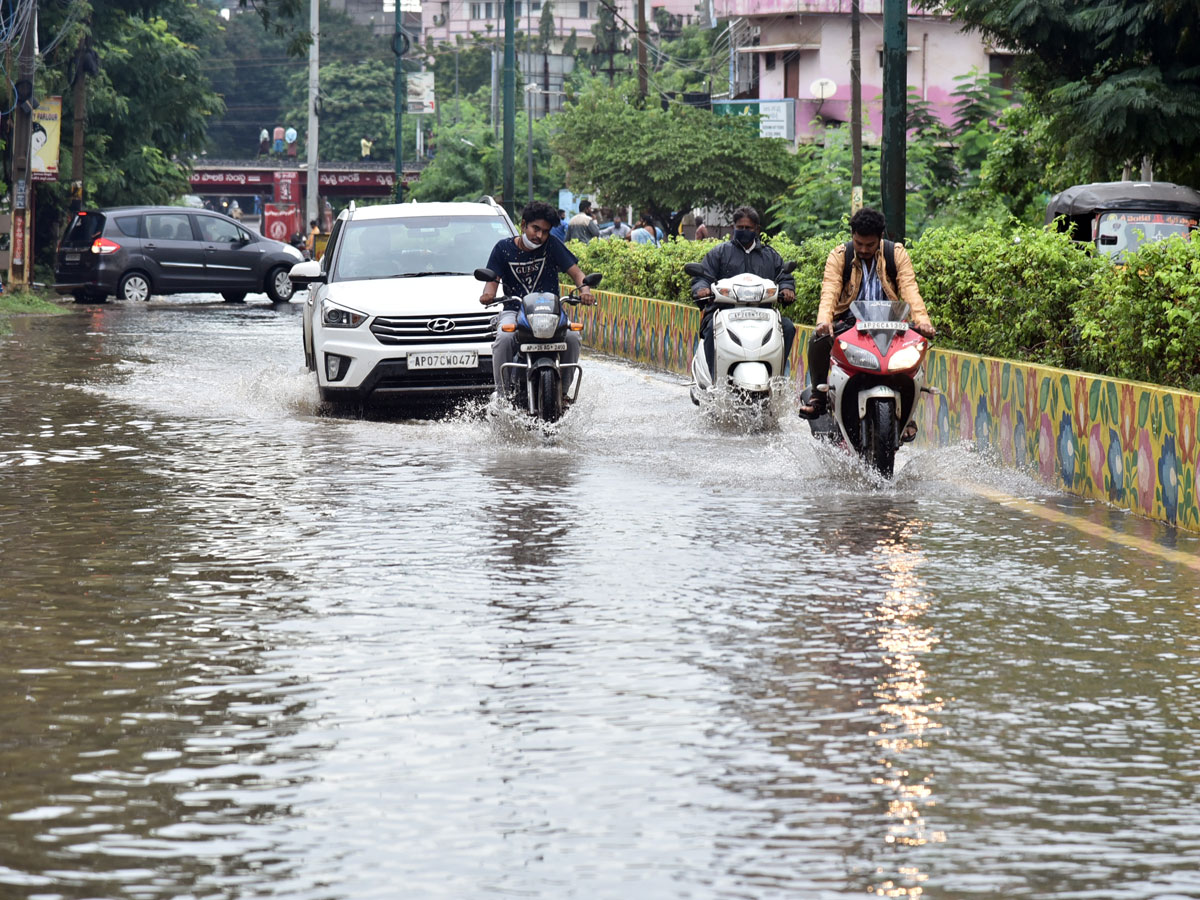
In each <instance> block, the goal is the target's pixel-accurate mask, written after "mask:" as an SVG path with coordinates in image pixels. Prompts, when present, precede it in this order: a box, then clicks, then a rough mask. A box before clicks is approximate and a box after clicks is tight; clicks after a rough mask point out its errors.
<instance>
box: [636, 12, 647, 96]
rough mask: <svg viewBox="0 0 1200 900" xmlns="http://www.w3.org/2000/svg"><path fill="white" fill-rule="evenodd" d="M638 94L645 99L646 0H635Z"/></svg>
mask: <svg viewBox="0 0 1200 900" xmlns="http://www.w3.org/2000/svg"><path fill="white" fill-rule="evenodd" d="M637 5H638V7H637V42H638V47H637V61H638V63H637V66H638V95H639V96H640V97H641V98H642V99H643V100H645V99H646V0H637Z"/></svg>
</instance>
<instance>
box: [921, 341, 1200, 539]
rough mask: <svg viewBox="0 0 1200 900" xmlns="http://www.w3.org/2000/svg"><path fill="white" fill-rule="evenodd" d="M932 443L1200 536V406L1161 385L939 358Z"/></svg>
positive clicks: (926, 410) (934, 368) (926, 415)
mask: <svg viewBox="0 0 1200 900" xmlns="http://www.w3.org/2000/svg"><path fill="white" fill-rule="evenodd" d="M928 365H929V376H930V383H931V384H933V385H934V386H936V387H937V388H939V389H940V390H941V393H940V394H939V395H933V396H927V397H926V402H925V403H924V404H923V409H922V412H921V417H922V420H923V421H922V425H921V428H922V432H923V433H924V437H925V439H926V440H927V441H934V442H936V443H939V444H948V443H956V442H960V441H968V442H971V443H974V444H975V445H976V446H978V447H979V448H980V449H990V450H992V451H994V452H995V453H996V454H998V455H999V457H1000V459H1001V460H1002V461H1003V463H1004V464H1005V465H1008V466H1015V467H1018V468H1023V469H1027V470H1031V471H1036V472H1037V473H1038V475H1039V476H1040V477H1041V479H1042V481H1043V482H1045V483H1046V484H1051V485H1054V486H1056V487H1062V488H1064V489H1065V490H1067V491H1069V492H1071V493H1073V494H1079V495H1081V496H1084V497H1090V498H1093V499H1096V500H1103V501H1105V502H1107V503H1111V504H1114V505H1116V506H1120V507H1124V508H1126V509H1129V510H1132V511H1133V512H1136V513H1138V514H1140V515H1143V516H1148V517H1150V518H1154V519H1160V520H1163V521H1166V522H1169V523H1171V524H1175V525H1179V526H1181V527H1184V528H1187V529H1189V530H1193V531H1200V507H1198V503H1197V500H1198V497H1200V466H1198V465H1197V463H1198V460H1197V441H1196V426H1197V410H1198V409H1200V403H1198V401H1200V397H1197V396H1196V395H1194V394H1188V393H1184V392H1181V391H1173V390H1167V389H1165V388H1159V387H1156V386H1154V385H1148V384H1138V383H1135V382H1129V381H1118V380H1116V379H1111V378H1104V377H1101V376H1095V375H1084V374H1081V373H1077V372H1068V371H1064V370H1062V369H1052V368H1047V367H1041V366H1034V365H1029V364H1025V363H1014V362H1007V361H1004V360H998V359H987V358H984V357H979V356H971V355H968V354H963V353H954V352H950V351H935V352H933V353H932V354H931V355H930V360H929V364H928Z"/></svg>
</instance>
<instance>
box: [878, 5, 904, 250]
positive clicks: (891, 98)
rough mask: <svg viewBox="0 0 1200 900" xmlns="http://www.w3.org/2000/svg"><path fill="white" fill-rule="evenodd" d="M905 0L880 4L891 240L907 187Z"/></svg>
mask: <svg viewBox="0 0 1200 900" xmlns="http://www.w3.org/2000/svg"><path fill="white" fill-rule="evenodd" d="M907 101H908V0H884V4H883V166H882V170H883V171H882V173H881V174H882V179H881V180H882V182H883V183H882V184H881V185H880V187H881V188H882V193H883V215H884V218H886V219H887V224H888V232H889V233H890V236H891V238H892V239H893V240H896V241H903V240H904V226H905V223H904V216H905V208H904V207H905V199H906V198H905V191H906V187H907V178H906V174H905V169H906V162H907V160H906V155H907V147H906V146H905V141H906V139H907V137H906V131H907V127H906V119H907V118H908V115H907V105H908V104H907Z"/></svg>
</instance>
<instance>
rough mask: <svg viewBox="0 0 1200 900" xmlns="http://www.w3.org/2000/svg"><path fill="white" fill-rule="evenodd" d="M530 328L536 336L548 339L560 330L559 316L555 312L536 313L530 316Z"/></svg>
mask: <svg viewBox="0 0 1200 900" xmlns="http://www.w3.org/2000/svg"><path fill="white" fill-rule="evenodd" d="M528 318H529V330H530V331H532V332H533V336H534V337H535V338H539V339H541V340H546V338H552V337H554V332H556V331H557V330H558V316H556V315H554V314H553V313H534V314H533V315H531V316H529V317H528Z"/></svg>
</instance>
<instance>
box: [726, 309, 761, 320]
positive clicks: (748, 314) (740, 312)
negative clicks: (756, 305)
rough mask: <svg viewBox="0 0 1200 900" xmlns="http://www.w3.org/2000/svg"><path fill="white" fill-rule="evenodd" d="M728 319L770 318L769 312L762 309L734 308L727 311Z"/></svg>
mask: <svg viewBox="0 0 1200 900" xmlns="http://www.w3.org/2000/svg"><path fill="white" fill-rule="evenodd" d="M728 317H729V320H730V321H736V320H739V319H757V320H759V321H766V320H767V319H769V318H771V314H770V313H769V312H767V311H766V310H764V309H735V310H733V311H732V312H730V313H729V316H728Z"/></svg>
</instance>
